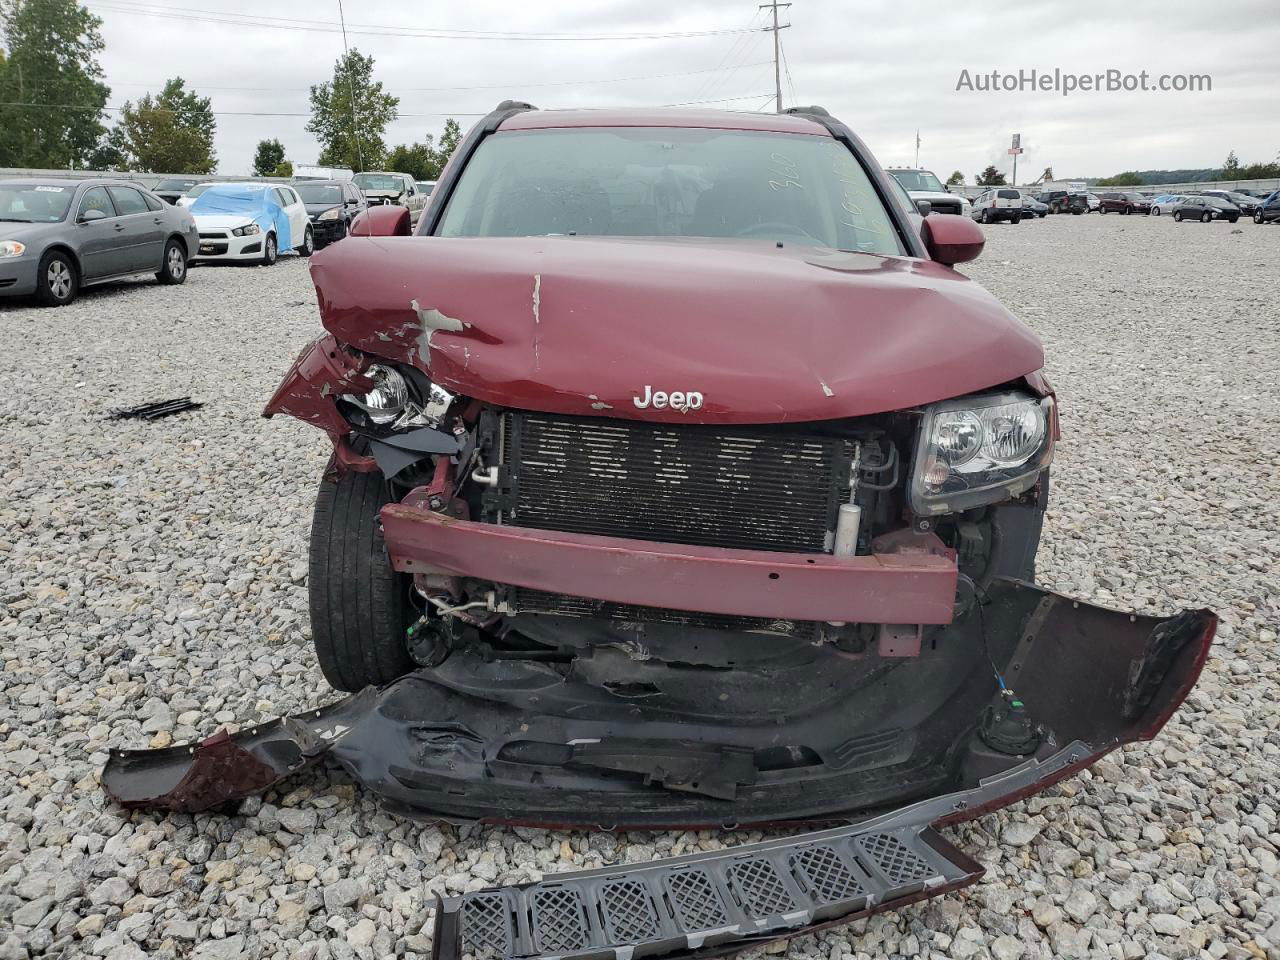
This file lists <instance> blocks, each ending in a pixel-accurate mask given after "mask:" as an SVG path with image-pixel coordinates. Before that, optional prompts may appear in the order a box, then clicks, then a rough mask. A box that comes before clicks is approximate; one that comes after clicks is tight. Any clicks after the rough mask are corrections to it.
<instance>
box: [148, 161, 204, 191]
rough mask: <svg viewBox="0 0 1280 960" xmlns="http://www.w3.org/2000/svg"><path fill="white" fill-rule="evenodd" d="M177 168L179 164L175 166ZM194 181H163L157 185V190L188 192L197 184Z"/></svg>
mask: <svg viewBox="0 0 1280 960" xmlns="http://www.w3.org/2000/svg"><path fill="white" fill-rule="evenodd" d="M174 166H177V164H174ZM195 182H196V181H194V180H161V181H160V183H159V184H157V185H156V189H157V190H186V189H187V188H188V187H191V186H193V185H194V184H195Z"/></svg>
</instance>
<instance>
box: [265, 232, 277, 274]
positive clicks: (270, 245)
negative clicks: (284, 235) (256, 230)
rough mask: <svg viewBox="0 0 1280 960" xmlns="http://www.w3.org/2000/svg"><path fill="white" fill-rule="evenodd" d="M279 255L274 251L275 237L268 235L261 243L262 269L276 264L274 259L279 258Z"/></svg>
mask: <svg viewBox="0 0 1280 960" xmlns="http://www.w3.org/2000/svg"><path fill="white" fill-rule="evenodd" d="M279 253H280V252H279V251H278V250H277V249H276V235H275V234H274V233H268V234H267V236H266V239H265V240H263V241H262V265H263V266H264V267H269V266H271V265H272V264H273V263H275V262H276V257H278V256H279Z"/></svg>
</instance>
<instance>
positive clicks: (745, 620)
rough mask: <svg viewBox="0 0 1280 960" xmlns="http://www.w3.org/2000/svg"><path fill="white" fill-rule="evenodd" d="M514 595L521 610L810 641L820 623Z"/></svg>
mask: <svg viewBox="0 0 1280 960" xmlns="http://www.w3.org/2000/svg"><path fill="white" fill-rule="evenodd" d="M512 595H513V599H514V605H515V608H516V610H517V611H519V612H520V613H541V614H554V615H556V616H562V617H593V618H595V619H598V620H608V621H611V622H614V623H664V624H674V625H678V626H686V627H701V628H704V629H708V630H725V631H729V632H731V633H765V634H771V635H773V636H779V637H792V638H794V639H797V640H807V641H810V642H813V641H815V640H816V639H817V635H818V625H817V624H816V623H814V622H813V621H811V620H767V619H764V618H763V617H735V616H731V615H728V614H718V613H700V612H697V611H693V610H673V609H670V608H667V607H644V606H637V605H635V604H630V603H612V602H610V601H607V600H592V599H591V598H590V597H573V596H568V595H566V594H561V593H546V592H544V591H542V590H530V589H529V588H527V587H516V588H515V589H514V590H513V592H512Z"/></svg>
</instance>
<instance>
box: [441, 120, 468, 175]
mask: <svg viewBox="0 0 1280 960" xmlns="http://www.w3.org/2000/svg"><path fill="white" fill-rule="evenodd" d="M461 140H462V127H460V126H458V121H457V120H455V119H453V117H450V118H449V119H448V120H446V121H445V122H444V132H443V133H442V134H440V146H439V148H438V149H437V150H436V160H437V161H438V162H439V165H440V168H441V169H442V170H443V169H444V165H445V164H446V163H448V162H449V158H450V157H452V156H453V151H455V150H457V149H458V144H459V143H460V142H461Z"/></svg>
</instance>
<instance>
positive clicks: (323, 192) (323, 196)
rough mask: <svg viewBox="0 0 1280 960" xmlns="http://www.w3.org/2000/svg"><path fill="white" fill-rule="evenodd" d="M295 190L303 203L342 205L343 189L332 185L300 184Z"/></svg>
mask: <svg viewBox="0 0 1280 960" xmlns="http://www.w3.org/2000/svg"><path fill="white" fill-rule="evenodd" d="M295 189H296V190H297V191H298V196H300V197H302V202H303V203H341V202H342V188H341V187H337V186H334V185H333V184H332V183H299V184H297V185H296V187H295Z"/></svg>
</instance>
